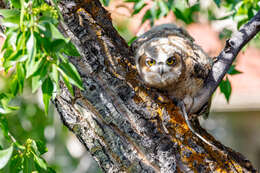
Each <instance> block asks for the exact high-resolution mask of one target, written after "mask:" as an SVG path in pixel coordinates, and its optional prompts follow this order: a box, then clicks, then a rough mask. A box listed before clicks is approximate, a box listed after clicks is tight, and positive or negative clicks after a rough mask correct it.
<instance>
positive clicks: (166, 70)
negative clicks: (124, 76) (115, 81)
mask: <svg viewBox="0 0 260 173" xmlns="http://www.w3.org/2000/svg"><path fill="white" fill-rule="evenodd" d="M131 48H132V50H133V52H134V55H135V62H136V67H137V70H138V73H139V75H140V77H141V78H142V80H143V81H144V83H145V84H146V85H147V86H149V87H153V88H157V89H159V90H162V91H166V92H167V95H168V96H169V97H170V98H173V99H177V100H182V101H183V102H184V104H185V107H186V112H187V113H193V112H189V111H190V110H191V108H192V104H193V98H194V97H195V96H196V95H197V94H198V91H200V90H201V88H202V87H203V85H204V81H205V79H206V78H207V76H208V73H209V71H210V69H211V67H212V64H213V60H212V58H210V57H209V56H207V54H206V53H204V52H203V50H202V49H201V48H200V47H199V46H198V45H196V44H195V43H194V42H193V39H192V37H191V36H190V35H189V34H188V33H187V32H186V31H185V30H184V29H182V28H179V27H177V26H176V25H173V24H164V25H160V26H156V27H154V28H152V29H151V30H150V31H148V32H146V33H144V34H143V35H141V36H140V37H138V39H137V40H135V41H134V42H133V43H132V45H131Z"/></svg>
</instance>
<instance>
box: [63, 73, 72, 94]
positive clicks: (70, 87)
mask: <svg viewBox="0 0 260 173" xmlns="http://www.w3.org/2000/svg"><path fill="white" fill-rule="evenodd" d="M62 78H63V81H64V83H65V85H66V87H67V88H68V90H69V92H70V94H71V95H72V96H74V90H73V88H72V85H71V84H70V82H69V78H68V76H67V75H66V74H65V75H63V76H62Z"/></svg>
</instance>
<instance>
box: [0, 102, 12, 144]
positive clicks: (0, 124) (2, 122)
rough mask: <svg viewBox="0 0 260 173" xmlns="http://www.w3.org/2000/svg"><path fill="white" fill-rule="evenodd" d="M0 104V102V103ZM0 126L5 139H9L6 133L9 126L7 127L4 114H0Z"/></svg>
mask: <svg viewBox="0 0 260 173" xmlns="http://www.w3.org/2000/svg"><path fill="white" fill-rule="evenodd" d="M0 104H1V103H0ZM0 127H1V131H2V133H3V135H4V137H5V139H7V140H11V139H10V136H9V135H8V133H9V128H8V122H7V119H6V117H5V116H4V115H1V114H0Z"/></svg>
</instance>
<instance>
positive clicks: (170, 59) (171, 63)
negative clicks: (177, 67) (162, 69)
mask: <svg viewBox="0 0 260 173" xmlns="http://www.w3.org/2000/svg"><path fill="white" fill-rule="evenodd" d="M166 62H167V64H168V65H174V64H175V63H176V59H175V57H173V56H172V57H170V58H168V59H167V61H166Z"/></svg>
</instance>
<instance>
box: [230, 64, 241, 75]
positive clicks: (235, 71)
mask: <svg viewBox="0 0 260 173" xmlns="http://www.w3.org/2000/svg"><path fill="white" fill-rule="evenodd" d="M240 73H242V72H241V71H238V70H237V69H236V67H235V65H231V66H230V68H229V70H228V74H230V75H236V74H240Z"/></svg>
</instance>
